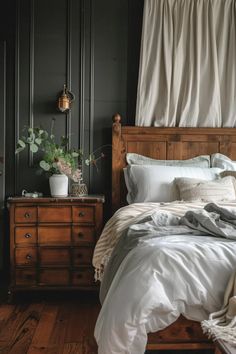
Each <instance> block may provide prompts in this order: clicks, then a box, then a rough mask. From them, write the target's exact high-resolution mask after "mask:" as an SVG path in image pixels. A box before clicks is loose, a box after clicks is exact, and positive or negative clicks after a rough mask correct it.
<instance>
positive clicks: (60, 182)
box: [49, 174, 68, 197]
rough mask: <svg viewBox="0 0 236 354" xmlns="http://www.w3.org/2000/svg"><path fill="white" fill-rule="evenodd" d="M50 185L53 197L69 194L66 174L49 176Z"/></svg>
mask: <svg viewBox="0 0 236 354" xmlns="http://www.w3.org/2000/svg"><path fill="white" fill-rule="evenodd" d="M49 186H50V191H51V196H52V197H67V196H68V177H67V176H66V175H57V174H55V175H52V176H51V177H49Z"/></svg>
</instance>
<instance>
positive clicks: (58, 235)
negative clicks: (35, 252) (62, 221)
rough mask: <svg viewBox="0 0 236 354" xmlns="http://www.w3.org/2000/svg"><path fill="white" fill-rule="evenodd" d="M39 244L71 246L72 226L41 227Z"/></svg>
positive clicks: (39, 228) (39, 229)
mask: <svg viewBox="0 0 236 354" xmlns="http://www.w3.org/2000/svg"><path fill="white" fill-rule="evenodd" d="M38 242H39V244H70V242H71V227H70V226H39V227H38Z"/></svg>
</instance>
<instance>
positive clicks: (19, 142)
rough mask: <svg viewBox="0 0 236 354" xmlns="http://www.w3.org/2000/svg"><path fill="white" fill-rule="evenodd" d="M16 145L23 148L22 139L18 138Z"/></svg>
mask: <svg viewBox="0 0 236 354" xmlns="http://www.w3.org/2000/svg"><path fill="white" fill-rule="evenodd" d="M17 145H19V146H21V147H22V148H25V143H24V141H23V140H20V139H19V140H18V142H17Z"/></svg>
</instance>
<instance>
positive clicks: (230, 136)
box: [112, 115, 236, 212]
mask: <svg viewBox="0 0 236 354" xmlns="http://www.w3.org/2000/svg"><path fill="white" fill-rule="evenodd" d="M113 121H114V123H113V128H112V210H113V212H114V211H116V210H117V209H118V208H119V207H121V206H123V205H125V204H126V194H127V191H126V187H125V183H124V178H123V168H124V167H125V166H126V160H125V155H126V153H128V152H133V153H137V154H141V155H145V156H149V157H151V158H156V159H160V160H170V159H175V160H185V159H189V158H192V157H195V156H198V155H210V154H213V153H216V152H220V153H222V154H225V155H227V156H229V157H230V158H231V159H233V160H236V129H235V128H158V127H136V126H134V127H133V126H132V127H131V126H124V127H123V126H122V125H121V123H120V122H121V117H120V116H119V115H116V116H115V117H114V118H113Z"/></svg>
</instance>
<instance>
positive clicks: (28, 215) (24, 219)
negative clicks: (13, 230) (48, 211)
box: [15, 207, 37, 223]
mask: <svg viewBox="0 0 236 354" xmlns="http://www.w3.org/2000/svg"><path fill="white" fill-rule="evenodd" d="M36 221H37V208H36V207H16V208H15V222H16V223H32V222H36Z"/></svg>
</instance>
